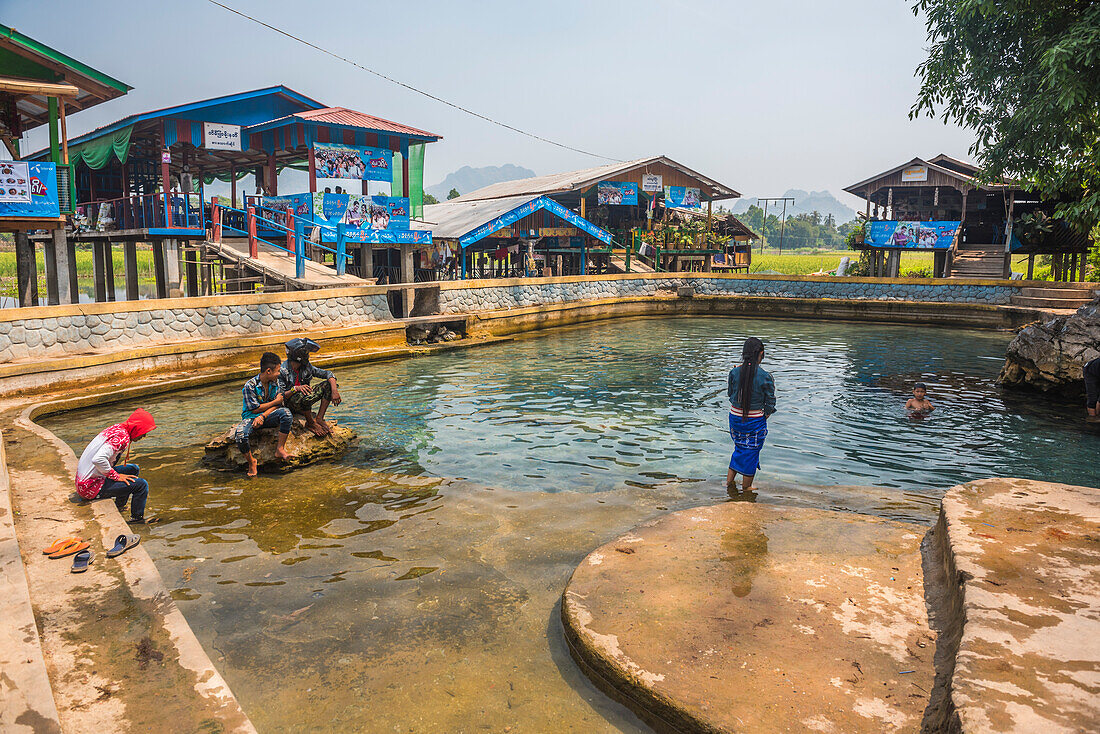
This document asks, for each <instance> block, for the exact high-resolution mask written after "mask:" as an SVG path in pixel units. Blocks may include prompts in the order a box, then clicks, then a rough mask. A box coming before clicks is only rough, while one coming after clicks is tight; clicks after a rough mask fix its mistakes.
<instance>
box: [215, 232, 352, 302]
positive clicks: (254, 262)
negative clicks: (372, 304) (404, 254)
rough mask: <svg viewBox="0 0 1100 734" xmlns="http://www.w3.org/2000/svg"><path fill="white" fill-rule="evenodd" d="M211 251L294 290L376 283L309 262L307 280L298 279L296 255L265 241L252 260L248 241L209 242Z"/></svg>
mask: <svg viewBox="0 0 1100 734" xmlns="http://www.w3.org/2000/svg"><path fill="white" fill-rule="evenodd" d="M206 248H207V250H208V251H209V252H211V253H213V254H216V255H218V256H220V257H223V258H226V259H228V260H232V261H234V262H238V263H243V264H245V265H246V266H247V267H249V268H251V269H252V270H255V271H256V272H259V273H263V274H265V275H267V276H268V277H270V278H272V279H274V280H278V281H280V282H283V283H286V284H288V286H289V287H291V288H292V289H299V290H305V289H311V288H340V287H346V286H361V285H373V284H374V280H373V279H372V280H364V279H362V278H357V277H355V276H354V275H348V274H346V273H345V274H344V275H338V274H337V273H336V270H335V269H333V268H330V267H329V266H327V265H321V264H320V263H315V262H313V261H311V260H307V261H306V272H305V277H304V278H297V277H295V271H294V256H293V255H291V254H290V253H289V252H286V251H284V250H280V249H278V248H276V247H272V246H271V245H268V244H265V243H263V242H260V243H257V248H256V249H257V253H256V254H257V257H254V258H253V257H249V255H248V240H224V241H222V242H207V243H206Z"/></svg>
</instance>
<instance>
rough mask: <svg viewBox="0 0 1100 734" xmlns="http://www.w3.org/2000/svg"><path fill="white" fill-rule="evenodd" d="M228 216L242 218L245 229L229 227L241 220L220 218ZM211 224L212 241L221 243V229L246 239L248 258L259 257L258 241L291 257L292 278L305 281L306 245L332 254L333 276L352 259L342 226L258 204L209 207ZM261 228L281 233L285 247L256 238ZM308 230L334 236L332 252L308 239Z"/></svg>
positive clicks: (342, 270)
mask: <svg viewBox="0 0 1100 734" xmlns="http://www.w3.org/2000/svg"><path fill="white" fill-rule="evenodd" d="M227 213H228V214H236V215H243V221H244V223H245V225H244V226H245V227H246V229H239V228H237V227H234V226H232V225H231V224H229V223H228V222H229V221H234V220H235V221H241V220H242V217H241V216H237V217H231V216H230V217H226V216H223V215H224V214H227ZM211 223H212V230H213V235H212V238H213V240H214V241H215V242H220V241H221V236H222V231H223V230H228V231H230V232H238V233H240V234H241V235H244V236H245V237H247V238H248V254H249V257H257V256H258V255H259V250H258V244H259V243H260V242H262V243H264V244H265V245H267V246H269V247H273V248H275V249H276V250H281V251H283V252H285V253H287V254H288V255H293V256H294V277H296V278H304V277H305V274H306V261H308V260H309V259H310V258H309V257H308V256H307V255H306V244H307V243H308V244H310V245H313V247H315V248H317V249H319V250H322V251H324V252H331V253H332V254H333V255H334V256H335V257H334V260H335V265H336V273H337V274H338V275H343V274H344V273H346V272H347V263H348V260H349V259H351V257H352V256H351V255H350V254H349V253H348V251H347V235H346V234H345V231H344V225H343V224H335V225H333V224H329V223H328V222H317V221H314V220H313V218H311V217H302V216H299V215H297V214H294V213H293V212H292V211H290V210H289V209H282V210H280V209H271V208H268V207H265V206H261V205H250V206H247V207H246V208H245V209H237V208H234V207H231V206H222V205H219V204H214V205H213V207H212V214H211ZM261 227H262V229H263V230H264V231H265V233H266V232H276V233H279V232H282V233H284V234H285V245H280V244H276V243H275V242H272V241H271V240H269V239H265V238H262V237H259V236H258V235H257V230H258V229H259V228H261ZM307 229H308V231H309V232H310V233H312V232H313V230H315V229H316V230H317V231H318V232H320V233H323V232H330V233H333V234H334V235H335V240H336V247H335V249H333V248H331V247H327V246H326V245H324V244H322V243H321V241H320V240H321V239H322V238H321V237H318V238H317V239H318V241H317V242H313V241H312V240H310V239H309V235H307V234H306V232H307Z"/></svg>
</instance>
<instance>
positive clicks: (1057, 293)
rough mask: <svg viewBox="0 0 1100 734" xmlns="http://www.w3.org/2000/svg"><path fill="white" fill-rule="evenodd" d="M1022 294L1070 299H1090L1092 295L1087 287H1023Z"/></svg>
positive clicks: (1098, 288) (1034, 296)
mask: <svg viewBox="0 0 1100 734" xmlns="http://www.w3.org/2000/svg"><path fill="white" fill-rule="evenodd" d="M1095 290H1100V287H1095V288H1094V291H1095ZM1020 295H1021V296H1028V297H1030V298H1066V299H1069V300H1075V301H1076V300H1081V299H1082V298H1084V299H1088V297H1089V296H1090V295H1092V294H1091V293H1090V292H1089V290H1088V289H1085V288H1061V287H1057V286H1056V287H1054V288H1021V289H1020Z"/></svg>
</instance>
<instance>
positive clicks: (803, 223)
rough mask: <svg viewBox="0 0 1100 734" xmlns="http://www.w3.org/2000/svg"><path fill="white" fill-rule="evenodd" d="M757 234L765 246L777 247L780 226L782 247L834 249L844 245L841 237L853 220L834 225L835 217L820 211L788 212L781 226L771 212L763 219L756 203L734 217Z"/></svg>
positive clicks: (762, 214)
mask: <svg viewBox="0 0 1100 734" xmlns="http://www.w3.org/2000/svg"><path fill="white" fill-rule="evenodd" d="M737 218H738V219H740V220H741V221H742V222H744V223H745V224H746V225H748V226H749V228H751V229H752V230H753V231H754V232H756V233H757V234H762V235H764V242H763V243H762V244H763V245H764V246H767V247H779V239H780V230H783V232H782V235H783V248H784V249H787V248H791V249H817V250H838V249H841V248H843V247H844V246H845V237H846V236H847V234H848V232H850V231H851V230H852V228H853V227H855V226H856V224H857V223H856V221H855V220H853V221H851V222H846V223H845V224H841V225H839V226H838V225H837V223H836V218H835V217H834V216H833V215H832V214H829V215H827V216H824V217H823V216H821V212H818V211H813V212H810V213H808V214H792V215H790V216H788V217H787V226H786V227H785V228H784V227H782V226H781V222H780V218H779V217H777V216H776V215H774V214H772V213H771V212H769V213H768V221H767V222H765V221H764V210H763V209H761V208H760V207H759V206H757V205H756V204H753V205H752V206H750V207H749V208H748V211H746V212H745V213H744V214H740V215H738V217H737Z"/></svg>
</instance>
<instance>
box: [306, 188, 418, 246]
mask: <svg viewBox="0 0 1100 734" xmlns="http://www.w3.org/2000/svg"><path fill="white" fill-rule="evenodd" d="M313 218H314V219H315V220H317V221H319V222H326V223H328V224H330V225H335V224H337V223H341V224H343V225H344V226H345V233H346V235H347V239H348V241H350V242H368V243H370V242H383V243H413V244H419V243H423V242H431V233H430V232H428V231H426V230H423V231H422V230H411V229H409V200H408V199H407V198H405V197H403V196H363V195H362V194H314V196H313ZM322 237H323V238H324V239H325V240H326V241H331V240H333V239H335V238H336V235H335V233H334V232H333V231H332V230H330V229H326V230H324V231H323V232H322Z"/></svg>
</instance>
